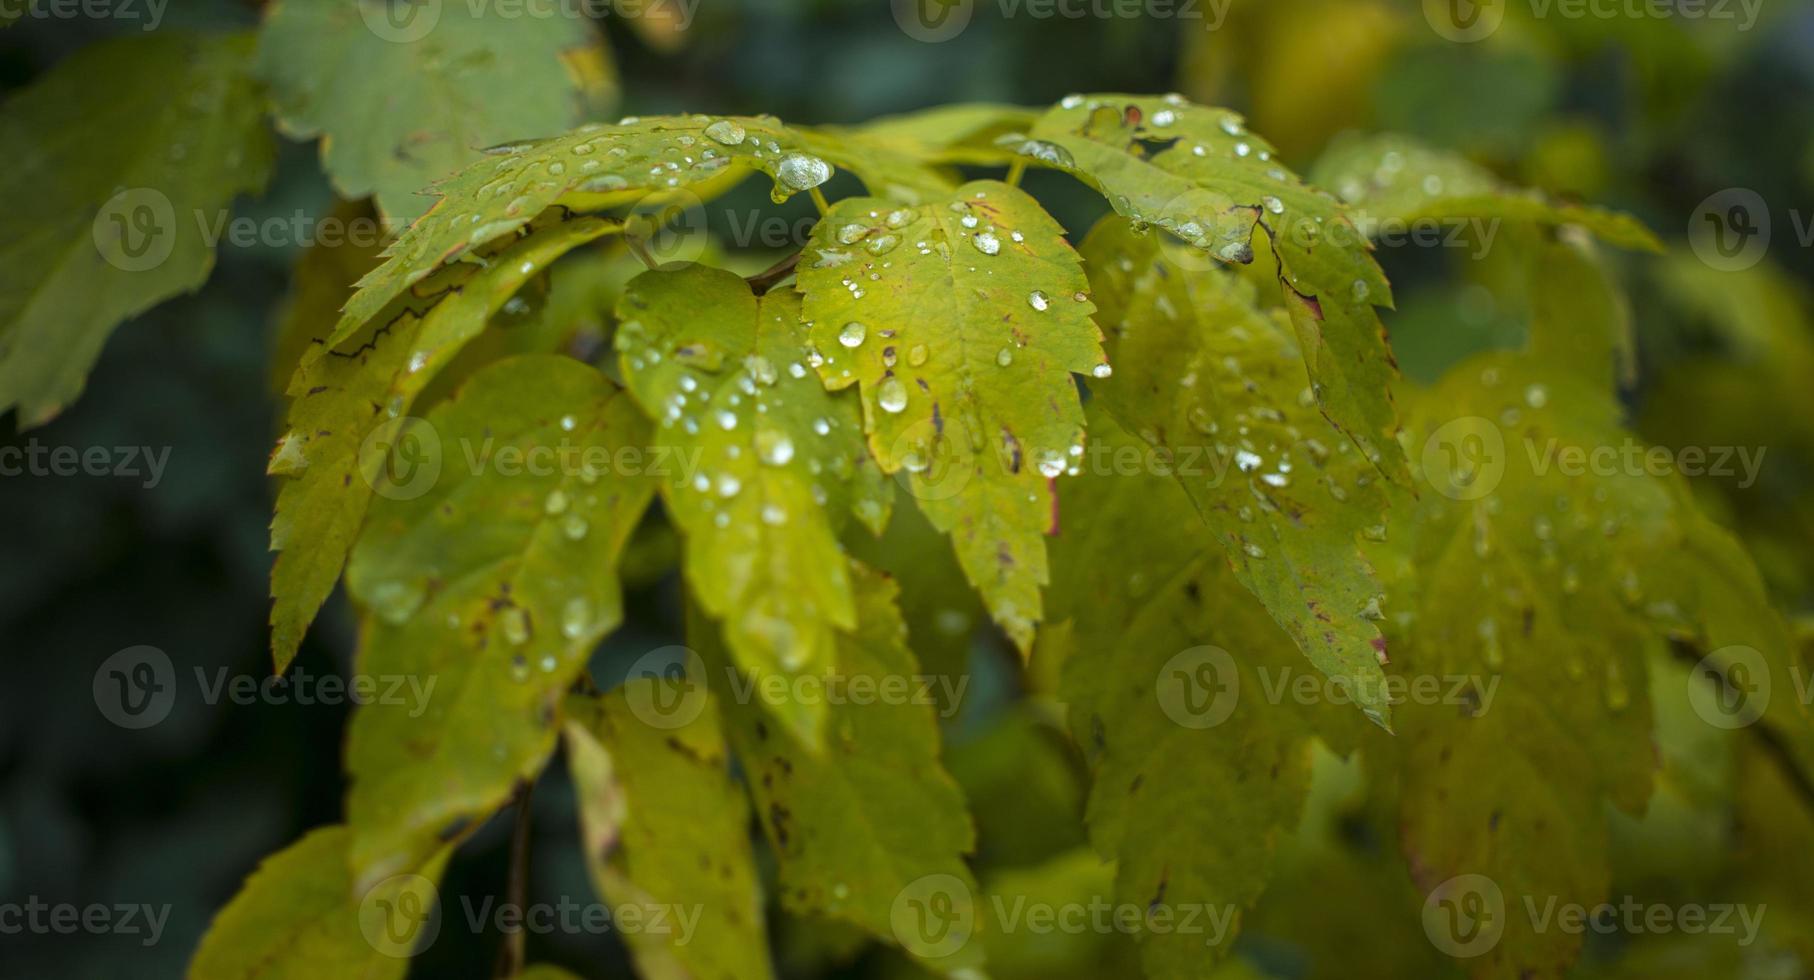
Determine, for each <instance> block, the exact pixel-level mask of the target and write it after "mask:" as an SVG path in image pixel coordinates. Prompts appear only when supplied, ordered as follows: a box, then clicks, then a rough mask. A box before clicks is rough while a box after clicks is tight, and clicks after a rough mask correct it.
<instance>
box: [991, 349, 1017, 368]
mask: <svg viewBox="0 0 1814 980" xmlns="http://www.w3.org/2000/svg"><path fill="white" fill-rule="evenodd" d="M995 363H996V364H999V365H1001V366H1002V367H1007V366H1008V365H1010V364H1013V363H1014V349H1013V348H1012V347H1003V348H1002V349H1001V350H999V351H996V352H995Z"/></svg>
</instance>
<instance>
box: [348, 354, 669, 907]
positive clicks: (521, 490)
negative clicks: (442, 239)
mask: <svg viewBox="0 0 1814 980" xmlns="http://www.w3.org/2000/svg"><path fill="white" fill-rule="evenodd" d="M647 430H648V426H647V423H646V422H645V421H644V420H643V418H642V416H641V415H640V414H639V413H638V412H637V410H636V407H635V405H634V404H633V403H632V402H631V400H630V398H629V397H628V396H627V395H625V394H624V393H623V392H622V391H621V390H619V389H617V388H616V387H615V386H614V385H612V384H611V383H610V382H609V381H607V380H606V379H605V378H604V376H603V375H601V374H599V373H598V372H597V371H596V370H595V369H593V368H591V367H589V366H587V365H584V364H581V363H579V362H577V361H572V360H568V359H566V358H562V357H556V356H549V355H531V356H525V357H519V358H512V359H510V360H506V361H501V362H499V363H497V364H495V365H492V366H491V367H489V368H486V369H485V370H483V371H481V372H479V373H478V374H476V375H474V376H473V378H472V379H471V380H470V381H468V382H467V384H466V385H465V386H464V387H463V388H462V389H461V390H460V393H459V394H458V395H457V396H456V397H455V398H454V399H453V400H451V401H449V402H446V403H444V404H442V405H441V406H439V407H437V408H436V409H435V411H434V412H433V413H431V414H430V415H429V417H428V419H427V420H426V422H425V423H424V424H422V425H420V426H418V427H417V430H416V432H415V434H416V435H417V436H418V438H419V439H420V440H421V441H422V442H423V443H424V447H423V449H422V452H421V456H420V457H419V459H418V461H417V465H418V466H419V467H420V468H421V470H426V471H427V472H428V473H429V474H431V475H430V477H429V479H428V481H427V482H428V483H429V485H428V486H427V487H425V488H424V487H422V486H421V484H419V483H411V482H400V483H397V484H393V485H392V486H393V487H394V488H399V489H397V490H396V492H393V493H391V494H389V495H387V496H385V497H384V498H383V499H381V500H379V501H377V502H376V503H375V504H374V505H373V507H372V513H371V515H370V518H369V520H368V521H367V523H366V529H365V531H364V533H363V534H361V535H360V538H359V545H358V547H357V548H356V549H355V550H354V552H353V557H352V560H351V562H350V563H349V566H348V569H347V589H348V591H349V592H350V593H351V594H352V596H353V598H354V599H356V600H357V601H358V602H359V603H360V604H361V605H362V606H363V607H364V608H365V609H366V610H367V611H368V613H369V616H368V617H367V620H366V623H365V629H364V630H363V635H362V637H361V641H360V654H359V660H358V670H359V673H360V674H361V675H369V676H372V677H376V678H404V679H407V680H409V681H410V682H411V683H412V684H421V685H424V686H426V685H427V684H429V683H430V682H431V681H432V683H433V685H434V686H433V688H432V690H428V691H425V692H424V693H423V695H422V696H420V697H401V696H399V697H393V698H380V699H377V700H374V701H373V702H372V703H369V704H366V705H364V706H362V707H361V708H360V709H359V710H358V711H356V712H355V713H354V715H353V722H352V728H351V731H350V733H349V735H348V738H347V769H348V771H349V772H350V773H351V775H352V778H353V784H352V790H351V792H350V793H349V795H348V798H347V815H348V821H347V822H348V823H349V824H351V825H352V827H353V830H354V842H353V854H352V859H353V863H354V866H355V868H356V870H357V873H358V875H359V878H360V880H361V881H366V880H370V879H372V878H373V877H381V876H383V875H384V874H388V873H391V872H393V871H394V870H395V869H396V868H397V867H406V866H408V865H410V864H412V863H413V862H415V861H417V860H419V859H420V858H421V856H422V855H423V854H425V853H427V852H428V851H430V850H432V848H433V847H434V846H435V842H436V841H437V840H439V839H444V838H445V837H446V836H447V835H448V834H450V833H452V832H454V830H455V829H457V828H459V827H462V826H465V825H466V824H468V823H470V822H475V821H477V820H480V819H483V818H484V817H485V816H486V815H487V814H489V813H490V812H491V811H492V810H493V809H495V808H496V807H497V806H498V805H500V804H501V803H502V802H503V801H504V800H505V799H506V798H507V797H508V796H509V794H510V792H511V788H512V786H513V784H514V783H515V782H516V781H518V780H522V779H527V778H529V777H531V776H533V775H534V773H535V772H536V771H537V769H539V768H540V766H541V764H542V762H543V760H544V759H545V758H546V756H547V754H548V752H549V751H550V750H551V749H552V748H553V745H554V736H555V732H556V729H557V724H558V722H557V713H558V709H559V707H560V698H561V696H562V694H563V693H564V692H565V691H566V690H567V688H568V687H569V686H570V685H571V684H572V683H573V681H574V679H575V678H576V677H578V676H579V675H580V674H581V673H582V672H583V671H584V670H585V665H586V659H587V656H588V655H589V654H590V653H591V651H592V648H593V646H594V645H595V644H596V643H597V642H598V640H599V638H600V637H602V636H604V635H605V634H606V633H608V632H610V631H611V630H612V629H613V628H615V627H616V626H617V624H618V623H619V622H620V621H621V619H622V615H623V608H622V596H621V595H620V590H619V587H618V582H617V571H616V569H617V558H618V555H619V554H620V553H621V551H622V549H623V546H624V542H625V540H626V539H627V538H628V537H629V535H630V532H631V531H632V530H633V529H634V528H635V526H636V523H637V521H638V519H639V518H640V517H641V515H642V512H643V510H644V508H645V507H646V506H647V505H648V502H649V499H650V497H651V496H652V494H653V489H654V488H653V487H652V486H651V485H650V484H649V482H648V481H645V480H643V479H641V478H640V477H639V476H637V475H636V474H633V473H624V472H620V471H619V470H620V466H621V463H620V462H619V461H620V460H622V459H623V458H624V457H623V456H622V455H621V453H622V452H623V451H624V450H629V449H640V448H641V447H643V446H646V445H647ZM519 453H520V454H521V455H520V456H518V455H516V454H519ZM437 469H438V478H435V477H434V476H433V474H434V472H435V471H436V470H437ZM421 470H419V472H421Z"/></svg>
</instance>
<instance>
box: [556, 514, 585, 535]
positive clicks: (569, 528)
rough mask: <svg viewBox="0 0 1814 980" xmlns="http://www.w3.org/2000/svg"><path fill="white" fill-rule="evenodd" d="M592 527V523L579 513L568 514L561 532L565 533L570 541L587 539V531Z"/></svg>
mask: <svg viewBox="0 0 1814 980" xmlns="http://www.w3.org/2000/svg"><path fill="white" fill-rule="evenodd" d="M590 529H591V525H589V524H587V523H586V519H585V518H584V517H581V516H580V515H578V514H568V515H567V519H566V520H565V521H562V522H561V533H562V534H565V535H566V536H567V540H569V541H582V540H585V537H586V532H587V531H588V530H590Z"/></svg>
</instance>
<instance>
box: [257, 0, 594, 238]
mask: <svg viewBox="0 0 1814 980" xmlns="http://www.w3.org/2000/svg"><path fill="white" fill-rule="evenodd" d="M561 10H566V11H567V12H566V13H561V12H560V11H561ZM404 12H407V13H406V14H405V16H403V17H402V18H401V19H399V18H398V17H397V16H396V15H397V14H398V13H404ZM608 57H609V55H608V52H607V49H606V48H605V46H604V44H603V39H602V38H601V37H600V36H599V34H598V31H597V30H596V29H595V28H594V27H593V26H592V23H591V21H590V19H589V18H587V17H585V16H584V15H578V16H575V15H574V14H573V12H572V11H571V10H570V9H568V8H557V10H556V11H555V12H553V13H550V12H548V11H544V12H542V13H541V14H540V15H536V16H529V15H523V14H521V12H519V15H518V16H508V15H507V14H506V13H505V12H504V11H503V10H502V8H501V7H499V6H498V5H495V4H467V3H449V4H440V3H436V4H422V5H415V4H389V3H370V2H359V3H343V2H340V0H283V2H281V3H276V4H273V5H272V6H271V8H270V12H269V14H267V16H266V19H265V24H264V30H263V32H262V33H261V35H260V38H259V45H258V58H257V62H256V64H255V66H254V69H255V70H256V72H257V73H258V75H259V76H260V77H261V78H262V79H263V80H264V81H265V82H267V83H268V84H269V86H270V89H271V97H272V100H273V102H274V103H275V105H276V114H277V119H278V123H279V125H281V126H282V127H283V129H284V130H285V131H286V132H287V133H289V134H290V135H292V136H295V137H296V138H298V139H311V138H314V137H316V136H319V137H321V157H322V165H323V167H324V168H325V169H326V170H327V172H328V175H329V176H330V177H332V178H333V181H334V185H335V187H336V188H338V189H339V190H340V192H341V194H343V195H344V196H346V197H349V198H361V197H366V196H367V195H372V196H375V197H376V198H377V202H378V208H379V210H380V211H381V212H382V213H383V214H384V215H385V217H386V218H387V219H389V220H390V221H391V222H393V223H394V224H395V225H397V226H402V225H405V224H408V223H409V222H411V221H414V220H415V219H416V218H418V217H420V216H421V215H422V213H423V212H424V211H426V210H428V207H429V203H430V202H429V200H428V199H427V198H426V197H423V196H421V195H420V194H419V193H418V192H419V191H420V190H421V189H422V188H424V187H427V186H428V185H429V184H430V183H431V182H433V181H435V180H438V179H440V178H441V177H444V176H446V175H447V174H450V173H453V172H454V171H455V170H458V169H459V168H461V167H462V166H465V165H466V164H468V163H470V162H472V161H473V160H474V159H476V158H477V157H478V155H479V148H481V147H485V146H490V145H492V144H495V143H501V142H503V141H505V140H508V139H515V138H519V137H522V136H525V135H530V134H535V133H551V132H558V131H560V130H563V129H566V128H567V127H569V126H572V125H574V124H576V123H579V122H581V121H582V120H583V119H585V118H586V117H587V116H588V115H590V111H589V110H591V109H592V108H594V107H598V106H602V105H604V104H605V103H607V102H609V101H611V100H612V98H613V97H614V96H615V94H616V92H615V89H616V81H615V79H614V77H613V72H612V69H611V66H610V63H609V61H608V60H607V59H608Z"/></svg>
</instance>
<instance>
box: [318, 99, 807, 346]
mask: <svg viewBox="0 0 1814 980" xmlns="http://www.w3.org/2000/svg"><path fill="white" fill-rule="evenodd" d="M487 152H488V153H490V154H491V155H490V156H488V157H486V158H484V159H481V160H479V161H478V162H476V163H474V164H472V165H471V166H469V167H467V168H466V169H464V170H461V171H460V172H459V173H456V174H454V175H453V176H451V177H449V178H448V179H446V180H445V181H442V182H441V183H440V184H438V185H436V186H435V187H434V188H433V191H434V193H436V194H437V195H439V196H440V198H441V199H440V201H439V202H437V203H436V204H435V206H434V207H433V208H432V209H431V210H430V211H429V212H428V213H427V214H425V215H423V216H422V218H421V219H420V220H418V221H417V222H416V223H415V224H413V225H411V226H410V227H409V228H408V230H406V231H404V232H403V234H402V236H401V237H399V238H398V239H397V241H396V242H395V243H394V244H392V246H391V247H390V248H389V249H387V250H386V253H385V254H386V259H385V263H384V264H383V265H382V266H379V267H378V268H377V269H375V270H373V272H372V274H371V275H369V276H366V277H365V278H364V279H363V280H361V281H360V283H359V285H360V290H359V292H358V293H357V294H355V295H354V296H353V299H352V301H351V302H349V303H348V304H347V307H346V311H345V312H344V313H343V314H342V315H341V318H340V324H339V326H337V327H336V328H335V330H334V332H333V334H332V335H331V336H330V337H329V338H328V341H327V345H326V346H327V347H329V348H334V349H338V348H339V347H340V346H341V345H342V344H343V343H345V342H346V341H348V340H350V339H352V337H353V335H354V333H355V332H357V331H358V329H359V328H360V326H361V325H363V324H365V323H366V322H367V321H368V320H370V319H372V318H373V317H375V316H377V315H378V314H379V313H380V312H381V311H383V309H384V308H385V307H386V306H387V305H388V304H389V303H391V302H392V301H393V300H395V299H396V298H397V297H398V296H399V295H401V294H402V293H403V291H404V290H405V289H407V288H409V287H410V286H411V285H414V284H415V283H417V282H419V281H421V280H422V279H424V278H426V277H427V276H428V275H429V274H430V273H432V272H434V271H435V269H437V268H439V267H440V266H441V265H442V264H443V263H445V262H449V261H451V260H453V259H454V258H456V257H458V256H460V255H461V254H463V253H465V252H467V251H468V250H470V249H473V248H476V247H478V246H481V245H484V244H485V243H487V242H491V241H493V240H495V239H498V238H501V237H503V236H505V235H509V234H511V233H512V232H515V231H517V230H519V229H521V228H522V227H523V226H525V225H527V224H529V223H530V222H531V221H532V220H534V219H535V218H536V217H537V216H538V215H541V214H542V212H544V211H546V210H547V209H549V208H553V207H556V206H557V205H558V206H559V207H560V208H562V209H563V215H564V213H565V212H581V211H600V210H605V209H607V208H614V207H620V206H623V205H628V204H631V203H635V202H646V203H648V204H649V206H651V207H653V206H655V205H657V204H660V203H664V202H670V201H671V202H674V203H677V204H680V205H685V204H687V203H690V202H692V201H694V200H697V199H699V198H704V197H709V196H711V195H712V194H715V193H717V192H719V191H722V190H724V189H726V188H728V187H730V186H732V185H734V184H735V183H737V182H738V181H739V180H741V179H742V178H743V177H744V176H746V175H748V174H749V173H750V172H752V171H758V170H759V171H761V172H763V173H766V174H768V175H769V176H771V177H774V178H775V188H774V191H773V195H772V196H773V197H775V198H776V199H778V200H786V199H787V197H790V196H792V195H793V194H794V193H796V192H799V191H803V190H806V189H808V188H810V187H816V186H818V185H819V184H822V183H824V182H825V181H826V180H829V179H830V178H831V173H832V170H831V166H830V165H829V164H827V163H826V162H825V161H824V160H822V159H820V158H819V157H816V156H813V155H812V152H811V150H810V149H809V148H808V147H807V146H806V144H805V142H804V141H803V139H802V138H801V137H800V135H799V134H797V133H794V132H792V131H790V130H788V129H786V128H785V127H784V126H782V125H781V123H780V122H779V121H778V120H776V119H774V118H773V117H771V116H762V117H759V118H758V117H746V116H722V117H713V116H651V117H648V118H644V119H634V118H632V119H626V120H624V121H623V122H620V123H618V124H616V125H601V124H588V125H585V126H582V127H580V128H579V129H576V130H574V131H573V132H570V133H567V134H566V135H564V136H558V137H554V138H551V139H541V140H534V141H530V142H523V143H514V144H510V145H505V146H498V147H493V148H492V149H491V150H489V151H487Z"/></svg>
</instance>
